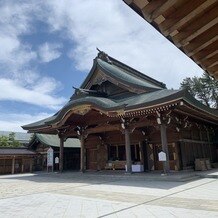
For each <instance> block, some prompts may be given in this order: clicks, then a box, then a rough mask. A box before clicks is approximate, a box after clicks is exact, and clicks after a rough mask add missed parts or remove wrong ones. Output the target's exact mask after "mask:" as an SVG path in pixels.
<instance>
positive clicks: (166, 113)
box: [23, 51, 218, 173]
mask: <svg viewBox="0 0 218 218" xmlns="http://www.w3.org/2000/svg"><path fill="white" fill-rule="evenodd" d="M23 129H24V130H28V132H30V133H40V134H56V135H58V136H59V139H60V148H59V149H60V151H59V155H60V157H59V159H60V171H62V170H63V160H64V146H63V145H64V141H65V140H66V139H67V138H78V139H79V140H80V147H81V149H80V170H81V171H82V172H84V171H86V170H106V169H107V170H116V169H119V170H126V171H127V172H128V173H131V172H132V171H137V172H140V171H152V170H163V169H164V170H165V171H166V172H168V171H169V170H173V171H178V170H185V169H192V168H194V164H195V160H196V159H201V158H206V159H208V160H209V161H210V162H211V163H215V162H217V161H218V154H217V151H218V147H217V146H218V145H217V142H215V136H216V131H217V129H218V111H217V110H215V109H211V108H209V107H207V106H205V105H203V104H201V103H200V102H199V101H197V100H196V99H195V98H194V97H192V96H191V95H190V94H189V93H188V92H187V91H186V90H169V89H167V88H166V85H165V84H163V83H162V82H159V81H157V80H155V79H153V78H151V77H149V76H146V75H145V74H143V73H140V72H138V71H137V70H135V69H133V68H131V67H129V66H127V65H126V64H124V63H121V62H119V61H118V60H116V59H114V58H112V57H110V56H108V55H107V54H105V53H104V52H101V51H100V52H99V53H98V55H97V57H96V58H95V59H94V62H93V66H92V69H91V70H90V73H89V74H88V76H87V77H86V79H85V80H84V82H83V83H82V85H81V86H80V88H78V89H77V88H76V89H75V93H74V94H73V95H72V97H71V98H70V100H69V102H68V103H67V104H66V105H65V106H64V107H63V108H62V109H61V110H60V111H58V112H57V113H56V114H55V115H53V116H51V117H49V118H47V119H44V120H41V121H38V122H35V123H31V124H29V125H25V126H23ZM160 152H162V153H163V154H165V156H166V161H161V160H160V156H159V155H158V154H160Z"/></svg>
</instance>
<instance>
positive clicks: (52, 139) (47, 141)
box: [34, 133, 80, 148]
mask: <svg viewBox="0 0 218 218" xmlns="http://www.w3.org/2000/svg"><path fill="white" fill-rule="evenodd" d="M34 137H35V138H34V140H38V141H40V142H41V143H42V144H44V145H47V146H49V147H50V146H52V147H60V139H59V137H58V135H49V134H38V133H36V134H35V136H34ZM64 147H66V148H80V141H79V139H72V138H68V139H67V140H66V141H65V142H64Z"/></svg>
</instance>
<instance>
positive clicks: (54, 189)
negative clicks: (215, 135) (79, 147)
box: [0, 172, 218, 218]
mask: <svg viewBox="0 0 218 218" xmlns="http://www.w3.org/2000/svg"><path fill="white" fill-rule="evenodd" d="M155 178H156V177H154V178H153V179H149V178H148V177H147V178H146V175H144V176H138V177H137V176H134V175H133V176H132V175H130V176H125V175H124V176H114V175H102V174H97V173H96V174H95V173H94V174H93V173H85V174H81V173H79V172H66V173H63V174H58V173H49V174H47V173H39V174H23V175H8V176H0V218H5V217H22V218H23V217H37V218H38V217H125V218H126V217H167V218H168V217H186V218H187V217H218V179H216V178H202V179H198V180H193V181H186V182H178V181H158V180H156V179H155Z"/></svg>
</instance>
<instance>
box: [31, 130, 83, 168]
mask: <svg viewBox="0 0 218 218" xmlns="http://www.w3.org/2000/svg"><path fill="white" fill-rule="evenodd" d="M28 148H29V149H31V150H33V151H35V152H36V154H37V156H36V157H35V160H34V164H33V170H34V171H40V170H47V151H48V149H49V148H52V149H53V150H54V160H55V158H56V157H59V153H60V140H59V137H58V135H48V134H34V135H33V137H32V140H31V141H30V142H29V145H28ZM63 154H64V160H63V168H64V170H79V169H80V142H79V140H78V139H71V138H68V139H66V141H65V142H64V149H63ZM58 167H59V166H58V164H55V161H54V169H55V170H58Z"/></svg>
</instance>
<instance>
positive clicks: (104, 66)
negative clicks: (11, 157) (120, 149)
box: [22, 53, 218, 131]
mask: <svg viewBox="0 0 218 218" xmlns="http://www.w3.org/2000/svg"><path fill="white" fill-rule="evenodd" d="M100 54H102V53H100ZM114 60H115V59H113V58H111V57H109V56H107V55H105V54H104V55H103V56H102V55H100V56H99V55H98V57H97V58H96V59H95V61H94V64H93V67H92V70H91V71H90V73H89V75H88V76H87V78H86V79H85V81H84V82H83V84H82V85H81V88H82V89H81V90H79V91H76V92H75V94H74V95H73V96H72V97H71V99H70V101H69V102H68V103H67V104H66V105H65V106H64V107H63V108H62V109H61V110H60V111H58V112H57V113H56V114H55V115H54V116H51V117H49V118H47V119H44V120H41V121H38V122H35V123H31V124H29V125H25V126H23V127H22V128H23V129H25V130H29V131H37V130H38V129H43V128H50V127H51V128H53V126H55V125H56V127H57V126H58V125H61V124H59V123H60V121H61V120H62V119H65V118H66V117H67V115H69V114H70V113H71V114H72V113H74V112H76V111H77V110H80V107H85V106H87V105H88V110H89V109H95V110H99V111H101V112H102V113H105V114H106V115H109V114H111V113H112V114H114V112H115V114H116V111H122V113H123V114H124V115H125V114H126V113H129V111H134V110H139V109H140V108H143V110H150V108H151V107H159V106H160V107H162V106H163V105H167V104H172V102H176V101H184V102H185V103H187V104H188V105H190V106H191V107H194V108H195V109H196V110H198V111H201V112H202V113H204V114H205V116H208V117H212V120H213V123H214V120H215V122H216V121H217V120H218V111H216V110H214V109H211V108H209V107H206V106H204V105H203V104H201V103H200V102H199V101H197V100H196V99H194V98H193V97H192V96H191V95H190V94H189V93H188V92H187V91H185V90H168V89H166V88H165V85H164V84H163V83H160V82H158V81H156V80H154V79H152V78H150V77H147V76H145V75H142V74H141V73H140V72H138V71H135V70H133V69H130V67H128V66H126V65H124V64H122V63H120V62H118V61H114ZM111 62H112V63H111ZM121 66H122V68H121ZM97 67H98V69H100V70H101V71H103V72H104V73H105V74H107V76H108V77H110V78H113V79H115V80H116V81H118V83H119V84H120V83H122V84H124V85H127V87H129V89H131V87H134V89H140V90H144V91H143V92H140V93H137V92H136V93H133V95H131V96H125V95H123V96H122V98H113V97H110V96H109V97H106V96H101V95H97V93H95V92H93V90H86V88H87V84H88V83H90V81H91V80H92V76H93V74H94V72H95V70H96V68H97ZM127 68H128V69H127ZM97 72H98V71H97ZM148 90H149V91H148ZM78 108H79V109H78ZM114 116H116V115H114ZM56 127H54V128H56Z"/></svg>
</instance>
